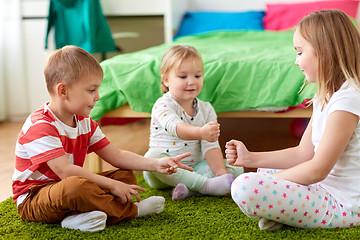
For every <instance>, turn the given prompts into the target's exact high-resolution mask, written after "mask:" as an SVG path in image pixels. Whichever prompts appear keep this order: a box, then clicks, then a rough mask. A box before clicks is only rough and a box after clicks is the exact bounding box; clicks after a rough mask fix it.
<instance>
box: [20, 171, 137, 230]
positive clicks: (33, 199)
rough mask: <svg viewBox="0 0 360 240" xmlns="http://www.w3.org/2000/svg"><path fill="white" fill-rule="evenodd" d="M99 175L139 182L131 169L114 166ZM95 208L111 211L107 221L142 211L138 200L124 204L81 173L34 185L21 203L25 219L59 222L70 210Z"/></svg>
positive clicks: (129, 182) (22, 216) (127, 181)
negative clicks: (115, 168) (137, 202)
mask: <svg viewBox="0 0 360 240" xmlns="http://www.w3.org/2000/svg"><path fill="white" fill-rule="evenodd" d="M99 175H102V176H105V177H108V178H112V179H115V180H118V181H121V182H124V183H127V184H137V182H136V177H135V175H134V173H133V172H132V171H130V170H111V171H106V172H103V173H99ZM94 210H99V211H103V212H105V213H106V214H107V216H108V217H107V225H111V224H114V223H116V222H118V221H121V220H130V219H132V218H134V217H135V216H136V214H137V212H138V209H137V206H136V205H135V204H134V203H132V202H131V203H126V204H122V203H121V202H120V200H119V199H118V198H117V197H116V196H114V195H112V194H111V193H110V192H109V191H107V190H104V189H102V188H100V187H99V186H98V185H97V184H96V183H94V182H93V181H91V180H89V179H87V178H84V177H77V176H72V177H67V178H64V179H62V180H61V181H57V182H52V183H47V184H44V185H39V186H33V187H31V188H30V189H29V195H28V196H27V197H26V199H25V200H24V201H23V202H22V203H21V204H20V205H19V206H18V213H19V215H20V217H21V219H23V220H27V221H31V222H42V223H57V222H61V221H62V220H63V219H64V218H65V217H66V216H68V215H69V214H76V213H82V212H90V211H94Z"/></svg>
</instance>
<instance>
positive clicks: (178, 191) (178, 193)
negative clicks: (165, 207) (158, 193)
mask: <svg viewBox="0 0 360 240" xmlns="http://www.w3.org/2000/svg"><path fill="white" fill-rule="evenodd" d="M195 194H196V192H194V191H190V190H189V189H188V188H187V187H186V185H184V184H182V183H179V184H178V185H176V187H175V188H174V189H173V191H172V197H171V198H172V200H173V201H177V200H183V199H185V198H188V197H191V196H194V195H195Z"/></svg>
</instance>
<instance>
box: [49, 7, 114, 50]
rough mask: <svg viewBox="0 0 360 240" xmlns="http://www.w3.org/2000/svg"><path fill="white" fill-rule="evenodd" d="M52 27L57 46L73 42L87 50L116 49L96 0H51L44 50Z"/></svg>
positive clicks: (72, 43)
mask: <svg viewBox="0 0 360 240" xmlns="http://www.w3.org/2000/svg"><path fill="white" fill-rule="evenodd" d="M52 27H54V30H55V34H54V36H55V46H56V48H62V47H63V46H65V45H75V46H78V47H81V48H82V49H84V50H86V51H88V52H90V53H105V52H113V51H115V50H116V47H115V43H114V39H113V38H112V36H111V31H110V28H109V25H108V24H107V22H106V18H105V16H104V14H103V13H102V10H101V5H100V2H99V0H50V7H49V16H48V27H47V33H46V39H45V48H46V49H47V43H48V36H49V33H50V31H51V29H52Z"/></svg>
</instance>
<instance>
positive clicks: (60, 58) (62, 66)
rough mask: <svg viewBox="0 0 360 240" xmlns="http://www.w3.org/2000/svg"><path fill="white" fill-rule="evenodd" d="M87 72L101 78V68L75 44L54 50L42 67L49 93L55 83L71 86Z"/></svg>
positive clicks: (52, 91) (52, 90)
mask: <svg viewBox="0 0 360 240" xmlns="http://www.w3.org/2000/svg"><path fill="white" fill-rule="evenodd" d="M88 74H94V75H98V76H99V77H101V78H102V77H103V70H102V68H101V66H100V64H99V62H98V61H97V60H96V59H95V58H94V57H93V56H92V55H91V54H90V53H88V52H86V51H85V50H83V49H81V48H79V47H76V46H65V47H63V48H60V49H58V50H56V51H54V52H53V53H52V54H51V55H50V56H49V58H48V60H47V62H46V64H45V68H44V75H45V81H46V86H47V89H48V92H49V93H50V94H53V93H54V86H56V85H57V84H59V83H64V84H66V85H68V86H71V85H72V84H74V83H76V81H78V80H79V79H80V78H82V77H84V76H86V75H88Z"/></svg>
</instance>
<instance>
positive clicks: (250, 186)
mask: <svg viewBox="0 0 360 240" xmlns="http://www.w3.org/2000/svg"><path fill="white" fill-rule="evenodd" d="M259 182H261V176H260V174H258V173H254V172H251V173H244V174H241V175H240V176H238V177H237V178H236V179H235V180H234V182H233V183H232V185H231V196H232V198H233V200H234V201H235V202H236V203H237V204H238V205H239V204H242V203H243V204H244V203H247V202H250V201H249V199H250V197H252V198H253V195H255V196H257V194H256V185H258V184H259ZM254 191H255V194H254ZM254 200H255V199H253V201H252V202H254Z"/></svg>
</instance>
